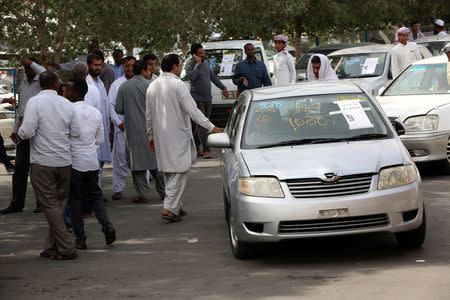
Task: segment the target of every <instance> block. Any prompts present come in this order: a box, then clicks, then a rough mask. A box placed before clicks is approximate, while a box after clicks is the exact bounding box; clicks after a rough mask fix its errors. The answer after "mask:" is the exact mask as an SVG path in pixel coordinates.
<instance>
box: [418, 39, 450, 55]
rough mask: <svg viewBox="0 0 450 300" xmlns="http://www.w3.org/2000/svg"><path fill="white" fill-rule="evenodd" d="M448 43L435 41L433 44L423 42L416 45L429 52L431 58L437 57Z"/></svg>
mask: <svg viewBox="0 0 450 300" xmlns="http://www.w3.org/2000/svg"><path fill="white" fill-rule="evenodd" d="M448 42H449V41H435V42H424V43H418V44H419V45H422V46H425V47H427V48H428V50H430V52H431V53H432V54H433V56H438V55H439V53H441V50H442V48H444V47H445V45H447V43H448Z"/></svg>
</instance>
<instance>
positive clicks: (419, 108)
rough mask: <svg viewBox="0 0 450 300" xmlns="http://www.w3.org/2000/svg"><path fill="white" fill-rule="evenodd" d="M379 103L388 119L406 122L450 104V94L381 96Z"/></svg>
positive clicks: (378, 98)
mask: <svg viewBox="0 0 450 300" xmlns="http://www.w3.org/2000/svg"><path fill="white" fill-rule="evenodd" d="M377 100H378V103H380V105H381V107H382V108H383V110H384V111H385V113H386V115H388V117H398V118H399V119H400V121H402V122H404V121H405V120H406V119H407V118H408V117H410V116H417V115H425V114H427V113H428V112H429V111H430V110H433V109H435V108H437V107H439V106H442V105H446V104H450V94H436V95H406V96H379V97H377Z"/></svg>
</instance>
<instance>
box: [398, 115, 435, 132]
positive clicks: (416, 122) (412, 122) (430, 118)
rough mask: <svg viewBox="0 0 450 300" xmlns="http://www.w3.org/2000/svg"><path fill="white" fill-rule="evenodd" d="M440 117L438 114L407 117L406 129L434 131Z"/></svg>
mask: <svg viewBox="0 0 450 300" xmlns="http://www.w3.org/2000/svg"><path fill="white" fill-rule="evenodd" d="M438 124H439V117H438V116H437V115H426V116H417V117H411V118H408V119H406V121H405V122H404V125H405V130H406V131H432V130H437V128H438Z"/></svg>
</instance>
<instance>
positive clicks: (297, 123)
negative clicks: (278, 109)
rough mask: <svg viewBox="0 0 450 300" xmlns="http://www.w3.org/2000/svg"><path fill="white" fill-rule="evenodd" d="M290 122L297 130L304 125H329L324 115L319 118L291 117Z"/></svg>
mask: <svg viewBox="0 0 450 300" xmlns="http://www.w3.org/2000/svg"><path fill="white" fill-rule="evenodd" d="M289 124H291V127H292V128H294V130H295V131H297V129H299V128H300V127H302V126H304V125H305V126H311V127H313V126H321V127H325V126H327V125H328V121H327V120H326V119H324V118H322V117H319V118H317V119H315V118H311V117H309V118H305V119H303V118H293V117H290V118H289Z"/></svg>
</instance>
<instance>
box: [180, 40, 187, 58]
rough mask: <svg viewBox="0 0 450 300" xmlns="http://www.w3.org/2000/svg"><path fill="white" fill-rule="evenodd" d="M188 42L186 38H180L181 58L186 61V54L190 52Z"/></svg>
mask: <svg viewBox="0 0 450 300" xmlns="http://www.w3.org/2000/svg"><path fill="white" fill-rule="evenodd" d="M187 45H188V41H187V39H186V38H184V37H181V38H180V46H181V58H182V59H184V58H185V57H186V53H187V52H188V48H187Z"/></svg>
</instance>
